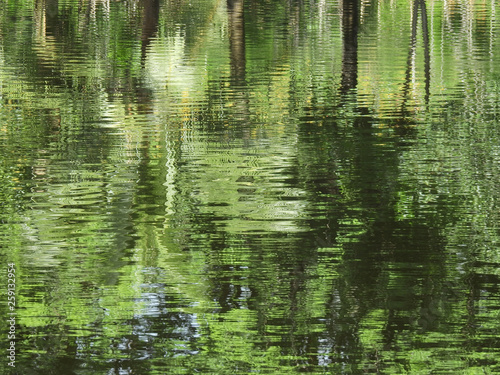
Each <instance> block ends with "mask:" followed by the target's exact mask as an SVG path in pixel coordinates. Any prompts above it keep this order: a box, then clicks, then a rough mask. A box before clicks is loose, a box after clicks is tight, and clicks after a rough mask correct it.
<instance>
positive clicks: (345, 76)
mask: <svg viewBox="0 0 500 375" xmlns="http://www.w3.org/2000/svg"><path fill="white" fill-rule="evenodd" d="M358 28H359V6H358V0H342V40H343V58H342V81H341V92H342V93H343V94H345V93H347V92H348V91H350V90H352V89H355V88H356V86H357V84H358Z"/></svg>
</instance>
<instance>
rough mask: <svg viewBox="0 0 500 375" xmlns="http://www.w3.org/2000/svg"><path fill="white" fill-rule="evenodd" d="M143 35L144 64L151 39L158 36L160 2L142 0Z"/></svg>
mask: <svg viewBox="0 0 500 375" xmlns="http://www.w3.org/2000/svg"><path fill="white" fill-rule="evenodd" d="M141 3H142V6H143V13H142V34H141V59H142V62H143V64H144V60H145V58H146V51H147V49H148V46H149V43H150V42H151V39H152V38H153V36H154V35H155V34H156V30H157V28H158V19H159V14H160V1H159V0H142V1H141Z"/></svg>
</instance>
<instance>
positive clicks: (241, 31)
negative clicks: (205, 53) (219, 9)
mask: <svg viewBox="0 0 500 375" xmlns="http://www.w3.org/2000/svg"><path fill="white" fill-rule="evenodd" d="M243 5H244V3H243V0H227V13H228V21H229V46H230V51H231V54H230V57H231V77H232V78H233V80H234V81H235V83H243V82H244V80H245V70H246V59H245V20H244V8H243Z"/></svg>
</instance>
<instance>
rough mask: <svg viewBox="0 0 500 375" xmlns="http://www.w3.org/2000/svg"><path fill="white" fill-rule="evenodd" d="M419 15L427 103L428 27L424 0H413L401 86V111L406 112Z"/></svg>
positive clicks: (428, 85) (429, 63) (428, 69)
mask: <svg viewBox="0 0 500 375" xmlns="http://www.w3.org/2000/svg"><path fill="white" fill-rule="evenodd" d="M419 15H420V17H421V22H422V38H423V43H424V82H425V103H426V104H428V102H429V96H430V70H431V68H430V66H431V61H430V47H429V28H428V20H427V7H426V4H425V0H415V1H414V2H413V14H412V23H411V39H410V50H409V53H408V60H407V68H406V75H405V83H404V86H403V104H402V112H403V113H404V112H406V105H407V101H408V95H409V90H410V83H411V82H410V81H411V75H412V72H413V71H414V70H415V58H416V48H417V25H418V18H419Z"/></svg>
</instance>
